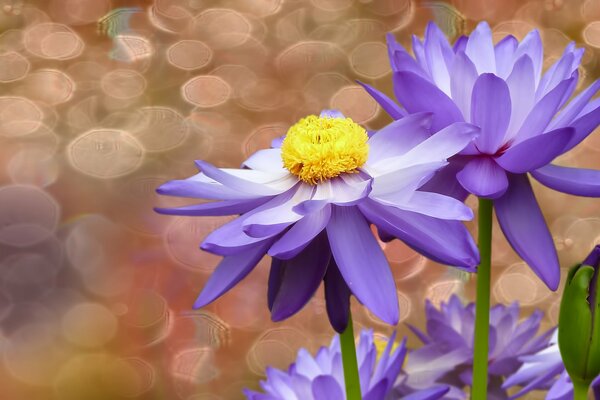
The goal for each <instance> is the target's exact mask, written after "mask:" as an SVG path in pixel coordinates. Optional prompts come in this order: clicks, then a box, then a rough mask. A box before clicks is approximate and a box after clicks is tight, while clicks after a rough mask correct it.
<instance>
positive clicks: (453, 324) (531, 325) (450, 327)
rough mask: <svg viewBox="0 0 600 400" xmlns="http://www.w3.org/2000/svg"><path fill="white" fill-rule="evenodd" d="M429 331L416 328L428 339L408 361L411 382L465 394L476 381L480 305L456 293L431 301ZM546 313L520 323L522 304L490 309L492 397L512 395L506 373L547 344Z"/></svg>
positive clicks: (449, 396)
mask: <svg viewBox="0 0 600 400" xmlns="http://www.w3.org/2000/svg"><path fill="white" fill-rule="evenodd" d="M425 312H426V316H427V329H426V331H427V333H424V332H422V331H420V330H419V329H417V328H415V327H412V326H411V327H410V328H411V330H412V331H413V332H414V333H415V334H416V335H417V336H418V337H419V339H420V340H421V341H422V342H423V343H424V346H423V347H421V348H418V349H416V350H414V351H412V352H411V353H410V354H409V356H408V361H407V363H406V366H405V371H406V373H407V376H408V379H407V381H406V383H405V384H406V385H407V386H409V387H412V388H415V389H418V388H424V387H429V386H431V385H433V384H435V383H440V384H447V385H449V386H451V388H450V392H449V393H448V394H447V395H446V397H445V398H447V399H466V395H465V393H464V391H463V388H464V387H465V386H470V385H471V384H472V381H471V379H472V374H473V335H474V321H475V304H474V303H470V304H468V305H466V306H464V305H463V304H462V303H461V301H460V300H459V298H458V297H457V296H456V295H453V296H452V297H451V298H450V300H449V301H448V302H447V303H442V304H441V307H440V309H439V310H438V309H437V308H435V306H433V305H432V304H431V302H429V301H427V303H426V306H425ZM541 319H542V313H541V312H540V311H535V312H534V313H533V314H532V315H531V316H530V317H529V318H527V319H525V320H524V321H521V322H519V306H518V304H517V303H513V304H511V305H510V306H504V305H501V304H498V305H495V306H494V307H492V308H491V310H490V340H489V346H490V347H489V358H488V359H489V363H488V373H489V384H488V398H489V399H507V398H508V395H507V393H506V391H505V390H504V388H503V387H502V380H503V377H506V376H508V375H510V374H512V373H513V372H514V371H516V370H517V369H518V368H519V367H520V366H521V364H522V361H521V357H523V356H526V355H532V354H535V353H536V352H538V351H540V350H541V349H544V348H546V347H547V346H548V342H549V340H550V336H551V335H552V331H551V330H550V331H548V332H545V333H543V334H541V335H539V336H538V335H537V332H538V330H539V326H540V321H541Z"/></svg>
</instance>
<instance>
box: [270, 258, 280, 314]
mask: <svg viewBox="0 0 600 400" xmlns="http://www.w3.org/2000/svg"><path fill="white" fill-rule="evenodd" d="M282 278H283V260H280V259H278V258H274V257H273V258H271V269H270V270H269V282H268V285H267V305H268V306H269V311H271V310H272V309H273V302H275V297H277V293H278V292H279V287H280V286H281V281H282Z"/></svg>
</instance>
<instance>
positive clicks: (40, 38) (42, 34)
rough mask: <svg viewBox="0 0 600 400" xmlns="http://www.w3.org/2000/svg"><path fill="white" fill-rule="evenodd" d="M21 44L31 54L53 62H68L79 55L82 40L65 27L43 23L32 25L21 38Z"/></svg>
mask: <svg viewBox="0 0 600 400" xmlns="http://www.w3.org/2000/svg"><path fill="white" fill-rule="evenodd" d="M23 43H24V45H25V48H26V49H27V51H29V52H30V53H31V54H33V55H35V56H37V57H40V58H47V59H53V60H68V59H71V58H75V57H78V56H80V55H81V53H82V52H83V49H84V47H85V45H84V43H83V40H81V38H80V37H79V36H78V35H77V34H76V33H75V32H73V30H71V28H69V27H68V26H66V25H62V24H56V23H53V22H45V23H41V24H37V25H33V26H32V27H30V28H29V29H27V30H26V31H25V33H24V36H23Z"/></svg>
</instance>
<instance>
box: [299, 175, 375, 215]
mask: <svg viewBox="0 0 600 400" xmlns="http://www.w3.org/2000/svg"><path fill="white" fill-rule="evenodd" d="M371 188H372V179H368V180H365V179H364V178H362V177H361V176H360V175H358V174H344V175H340V176H337V177H335V178H333V179H329V180H326V181H322V182H320V183H319V184H318V185H317V188H316V190H315V193H314V195H313V196H312V198H310V199H308V200H305V201H301V202H299V203H298V204H296V205H295V206H294V207H293V209H292V210H293V211H294V212H296V213H298V214H302V215H306V214H310V213H313V212H316V211H317V210H320V209H321V208H323V207H325V206H326V205H328V204H337V205H343V206H351V205H354V204H357V203H360V202H361V201H362V200H363V199H364V198H365V197H367V196H368V195H369V193H371Z"/></svg>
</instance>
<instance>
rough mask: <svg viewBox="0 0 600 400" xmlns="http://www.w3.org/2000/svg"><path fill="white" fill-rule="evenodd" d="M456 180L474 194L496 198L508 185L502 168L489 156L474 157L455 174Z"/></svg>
mask: <svg viewBox="0 0 600 400" xmlns="http://www.w3.org/2000/svg"><path fill="white" fill-rule="evenodd" d="M456 179H458V182H460V184H461V185H462V187H464V188H465V189H466V190H468V191H469V192H470V193H473V194H474V195H475V196H478V197H484V198H492V199H494V198H497V197H499V196H501V195H502V194H503V193H504V192H505V191H506V188H507V187H508V180H507V179H506V173H505V172H504V170H503V169H502V168H501V167H500V166H499V165H498V164H496V162H495V161H494V160H493V159H492V158H490V157H476V158H473V159H472V160H471V161H469V162H468V163H467V165H466V166H465V168H463V170H462V171H460V172H459V173H458V174H456Z"/></svg>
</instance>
